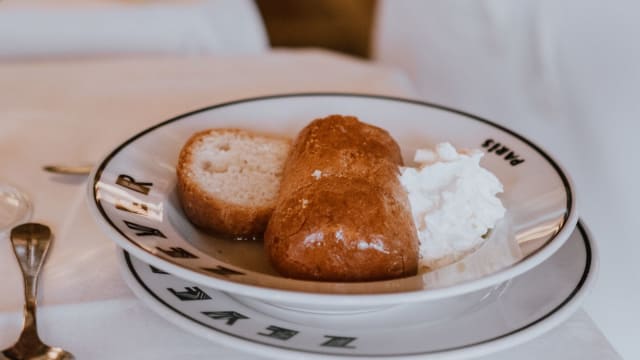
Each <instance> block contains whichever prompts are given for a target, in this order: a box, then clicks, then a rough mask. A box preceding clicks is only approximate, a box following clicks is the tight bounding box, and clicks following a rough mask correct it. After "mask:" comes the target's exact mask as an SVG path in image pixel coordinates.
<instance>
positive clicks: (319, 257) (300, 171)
mask: <svg viewBox="0 0 640 360" xmlns="http://www.w3.org/2000/svg"><path fill="white" fill-rule="evenodd" d="M400 165H402V157H401V154H400V149H399V147H398V144H397V143H396V142H395V141H394V140H393V138H391V136H390V135H389V134H388V133H387V132H386V131H384V130H382V129H380V128H377V127H374V126H371V125H368V124H365V123H362V122H360V121H358V119H357V118H355V117H349V116H339V115H332V116H329V117H327V118H324V119H318V120H315V121H313V122H311V123H310V124H309V125H308V126H307V127H305V128H304V129H303V130H302V131H301V132H300V133H299V134H298V137H297V138H296V140H295V141H294V144H293V145H292V148H291V151H290V153H289V157H288V158H287V160H286V162H285V167H284V172H283V176H282V179H281V186H280V192H279V194H278V199H277V202H276V208H275V210H274V212H273V214H272V217H271V219H270V220H269V223H268V225H267V230H266V232H265V236H264V241H265V244H264V245H265V250H266V252H267V256H268V258H269V259H270V261H271V263H272V265H273V266H274V267H275V268H276V270H278V271H279V272H280V273H281V274H283V275H285V276H288V277H292V278H298V279H308V280H322V281H371V280H383V279H392V278H397V277H402V276H410V275H414V274H416V271H417V267H418V239H417V235H416V231H415V227H414V224H413V219H412V216H411V211H410V208H409V201H408V199H407V195H406V192H405V191H404V188H403V187H402V185H401V184H400V182H399V179H398V171H399V168H398V167H399V166H400Z"/></svg>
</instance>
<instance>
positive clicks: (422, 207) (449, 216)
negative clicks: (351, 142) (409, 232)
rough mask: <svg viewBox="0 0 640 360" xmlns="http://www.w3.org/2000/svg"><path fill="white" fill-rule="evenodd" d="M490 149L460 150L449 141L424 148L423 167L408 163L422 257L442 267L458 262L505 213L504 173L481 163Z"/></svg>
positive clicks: (405, 176)
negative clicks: (500, 196)
mask: <svg viewBox="0 0 640 360" xmlns="http://www.w3.org/2000/svg"><path fill="white" fill-rule="evenodd" d="M483 155H484V153H483V152H482V151H479V150H471V151H469V152H458V151H456V149H455V148H454V147H453V146H452V145H451V144H449V143H441V144H438V145H437V146H436V148H435V150H429V149H419V150H417V151H416V154H415V159H414V160H415V162H417V163H418V164H419V166H418V167H402V168H401V174H400V182H401V183H402V185H403V186H404V187H405V189H406V190H407V192H408V195H409V202H410V204H411V212H412V214H413V220H414V222H415V225H416V230H417V232H418V237H419V239H420V262H421V265H423V266H427V267H429V268H432V269H433V268H436V267H439V266H443V265H446V264H447V263H450V262H453V261H455V260H457V259H458V258H460V257H461V256H463V255H465V254H466V253H467V252H470V251H472V250H473V249H475V248H476V247H477V246H478V245H480V244H481V243H482V241H483V237H482V236H483V235H484V234H485V233H487V231H488V230H489V229H492V228H493V227H494V226H495V224H496V223H497V221H498V220H500V219H501V218H502V217H503V216H504V213H505V208H504V206H502V202H501V201H500V199H498V197H497V196H496V195H497V194H498V193H501V192H502V190H503V188H502V184H501V183H500V181H499V180H498V178H497V177H496V176H495V175H493V174H492V173H491V172H489V171H488V170H486V169H484V168H482V167H481V166H480V159H481V158H482V156H483Z"/></svg>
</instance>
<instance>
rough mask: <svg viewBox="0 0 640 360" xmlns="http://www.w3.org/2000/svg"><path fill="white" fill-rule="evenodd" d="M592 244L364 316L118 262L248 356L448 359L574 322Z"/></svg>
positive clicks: (179, 319) (145, 293)
mask: <svg viewBox="0 0 640 360" xmlns="http://www.w3.org/2000/svg"><path fill="white" fill-rule="evenodd" d="M593 246H594V244H593V243H592V242H591V240H590V238H589V234H588V232H587V230H586V229H585V228H584V227H583V226H582V224H578V227H577V229H576V230H575V232H574V233H573V235H572V236H571V238H570V239H569V241H567V242H566V243H565V244H564V245H563V246H562V247H561V248H560V249H559V250H558V251H557V252H556V253H555V254H554V255H553V256H551V257H550V258H549V259H548V260H547V261H545V262H544V263H543V264H541V265H540V266H538V267H536V268H535V269H533V270H531V271H528V272H527V273H525V274H522V275H520V276H518V277H516V278H513V279H512V280H510V281H508V282H507V283H505V284H503V285H501V286H498V287H496V288H494V289H492V290H491V291H485V293H484V294H483V295H482V296H481V297H478V296H470V295H460V296H457V297H453V298H449V299H443V300H435V301H429V302H426V303H413V304H408V305H398V306H395V307H392V308H389V309H386V310H381V311H378V312H370V313H365V314H359V315H323V316H318V315H314V314H305V313H299V312H288V311H285V310H282V309H278V308H275V307H273V306H271V305H269V304H264V303H260V302H256V301H253V300H251V299H247V298H242V297H234V296H232V295H229V294H227V293H224V292H221V291H219V290H216V289H213V288H209V287H206V286H201V285H199V284H197V283H194V282H192V281H189V280H184V279H182V278H179V277H175V276H173V275H169V274H166V273H162V272H159V271H158V269H154V268H153V267H151V266H150V265H148V264H146V263H144V262H142V261H140V260H138V259H136V258H134V257H131V256H129V255H128V254H127V253H126V252H125V253H124V256H122V257H121V258H122V261H121V265H122V270H123V274H124V277H125V280H126V281H127V283H128V284H129V286H130V287H131V289H132V290H133V291H134V293H135V294H136V295H137V296H138V297H139V298H141V299H142V300H144V301H145V302H146V303H147V304H148V305H149V306H150V307H151V308H152V309H153V310H155V311H156V312H158V313H159V314H160V315H161V316H163V317H165V318H167V319H169V320H170V321H172V322H173V323H175V324H177V325H179V326H181V327H183V328H184V329H186V330H188V331H191V332H193V333H195V334H197V335H200V336H203V337H205V338H208V339H211V340H214V341H217V342H220V343H222V344H224V345H227V346H232V347H235V348H237V349H239V350H242V351H249V352H252V353H255V354H258V355H260V356H269V357H274V358H278V359H283V358H290V359H301V358H305V359H306V358H324V357H329V356H331V357H335V356H344V357H371V358H373V357H385V358H387V357H398V358H411V357H419V358H421V359H425V358H429V359H431V358H437V359H445V358H446V359H450V358H461V357H470V356H480V355H483V354H487V353H490V352H493V351H497V350H500V349H504V348H507V347H510V346H514V345H516V344H519V343H522V342H524V341H527V340H530V339H532V338H533V337H535V336H538V335H540V334H542V333H544V332H545V331H547V330H549V329H551V328H553V327H554V326H556V325H558V324H559V323H561V322H562V321H564V320H565V319H566V318H568V317H569V315H571V314H572V313H573V312H574V311H575V310H577V309H578V307H579V305H580V302H581V300H582V297H583V296H584V294H585V293H586V292H587V290H588V288H589V287H590V286H591V284H592V282H593V278H594V276H595V273H596V270H597V255H596V252H595V248H594V247H593ZM444 313H446V314H448V315H443V314H444Z"/></svg>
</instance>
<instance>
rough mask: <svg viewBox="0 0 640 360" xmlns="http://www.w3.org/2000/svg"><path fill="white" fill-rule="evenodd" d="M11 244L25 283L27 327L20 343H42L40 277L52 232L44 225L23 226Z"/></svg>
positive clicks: (25, 320) (13, 235)
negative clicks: (38, 306) (38, 318)
mask: <svg viewBox="0 0 640 360" xmlns="http://www.w3.org/2000/svg"><path fill="white" fill-rule="evenodd" d="M11 244H12V245H13V252H14V253H15V255H16V258H17V259H18V263H19V264H20V269H21V270H22V278H23V282H24V297H25V305H24V326H23V328H22V334H21V336H20V342H23V343H26V344H34V345H35V344H40V343H41V342H40V339H39V337H38V332H37V326H36V303H37V290H38V275H39V274H40V269H41V268H42V263H44V259H45V257H46V255H47V250H49V245H50V244H51V231H50V230H49V228H48V227H46V226H44V225H42V224H35V223H27V224H22V225H19V226H17V227H15V228H13V229H12V230H11Z"/></svg>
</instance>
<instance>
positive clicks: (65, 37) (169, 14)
mask: <svg viewBox="0 0 640 360" xmlns="http://www.w3.org/2000/svg"><path fill="white" fill-rule="evenodd" d="M5 2H6V1H5ZM267 48H268V42H267V36H266V32H265V30H264V26H263V24H262V19H261V18H260V14H259V13H258V10H257V8H256V6H255V4H254V3H253V2H252V1H249V0H201V1H188V2H176V1H173V2H170V3H169V2H166V1H165V2H160V3H158V2H130V3H127V2H105V1H102V2H97V3H96V2H95V1H94V2H93V3H90V4H86V3H71V4H69V3H68V1H67V3H65V2H62V4H59V3H58V2H53V3H52V2H48V3H45V2H33V1H31V2H28V3H27V4H23V3H22V2H21V1H20V2H11V1H8V3H7V4H3V3H0V59H3V58H4V59H12V58H21V59H24V58H49V59H50V58H52V57H66V58H70V57H74V56H75V57H77V56H97V55H124V54H147V55H159V54H163V55H169V54H182V55H198V54H229V53H256V52H262V51H265V50H266V49H267Z"/></svg>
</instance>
